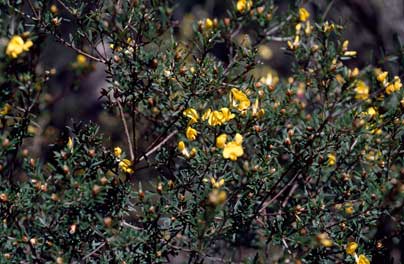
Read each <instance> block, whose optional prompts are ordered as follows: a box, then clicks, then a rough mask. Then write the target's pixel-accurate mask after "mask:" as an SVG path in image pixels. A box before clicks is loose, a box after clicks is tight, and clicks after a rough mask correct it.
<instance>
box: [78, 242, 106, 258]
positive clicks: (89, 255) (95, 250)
mask: <svg viewBox="0 0 404 264" xmlns="http://www.w3.org/2000/svg"><path fill="white" fill-rule="evenodd" d="M104 246H105V242H102V243H101V244H100V245H99V246H98V247H97V248H96V249H94V250H93V251H91V252H90V253H88V254H87V255H85V256H84V257H83V259H82V260H85V259H88V258H89V257H91V256H92V255H94V254H95V253H97V252H98V251H99V250H100V249H101V248H103V247H104Z"/></svg>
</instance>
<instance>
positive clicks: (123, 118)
mask: <svg viewBox="0 0 404 264" xmlns="http://www.w3.org/2000/svg"><path fill="white" fill-rule="evenodd" d="M117 103H118V109H119V113H120V116H121V120H122V124H123V127H124V129H125V135H126V139H127V140H128V145H129V153H130V158H131V160H132V161H133V160H135V154H134V152H133V146H132V140H131V139H130V133H129V129H128V124H127V123H126V119H125V116H124V112H123V108H122V105H121V102H120V101H119V100H117Z"/></svg>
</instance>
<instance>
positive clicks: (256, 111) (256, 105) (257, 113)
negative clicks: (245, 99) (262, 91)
mask: <svg viewBox="0 0 404 264" xmlns="http://www.w3.org/2000/svg"><path fill="white" fill-rule="evenodd" d="M252 114H253V116H254V117H257V118H260V117H261V116H263V115H264V114H265V110H264V109H260V108H259V101H258V98H257V99H256V100H255V103H254V104H253V107H252Z"/></svg>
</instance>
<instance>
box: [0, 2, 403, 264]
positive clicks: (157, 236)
mask: <svg viewBox="0 0 404 264" xmlns="http://www.w3.org/2000/svg"><path fill="white" fill-rule="evenodd" d="M172 4H173V3H170V2H169V1H165V0H164V1H153V0H152V1H93V2H88V3H87V2H82V1H72V0H58V1H56V2H55V3H51V2H49V1H42V0H37V1H35V0H28V1H23V2H22V1H5V0H2V1H0V6H1V20H0V28H1V31H0V32H1V38H2V41H1V43H2V44H3V48H2V49H1V50H2V53H1V55H0V56H1V64H0V65H1V67H0V70H1V76H2V77H1V79H0V85H1V89H0V98H1V111H0V115H1V137H0V138H1V147H0V150H1V158H0V173H1V175H0V177H1V178H0V179H1V185H0V210H1V211H0V217H1V219H2V224H1V225H0V234H1V235H0V249H1V253H2V255H1V256H0V257H1V258H2V261H3V262H7V261H8V262H13V263H52V262H56V263H77V262H112V263H164V262H175V261H180V259H182V260H184V261H188V263H202V262H225V263H227V262H228V263H231V261H234V260H236V259H244V261H246V263H268V262H270V261H280V262H285V263H286V262H287V261H289V262H290V261H295V263H341V262H342V261H346V262H347V263H355V262H356V263H360V264H363V263H369V260H372V259H376V258H377V257H380V256H388V251H387V248H386V247H385V246H384V245H385V243H386V242H387V241H400V239H401V240H402V232H403V218H402V216H403V204H404V201H403V193H404V183H403V180H404V169H403V151H404V145H403V132H404V130H403V124H404V119H403V110H404V99H403V92H402V89H401V86H402V84H401V81H400V78H399V77H398V76H394V75H393V74H392V73H388V72H387V71H383V70H382V69H380V68H375V67H374V66H372V65H369V66H368V67H365V68H363V69H358V68H353V69H352V68H350V67H348V66H347V65H346V63H345V61H346V60H354V59H355V56H356V52H355V51H351V50H349V47H348V41H347V40H343V39H342V38H341V32H342V30H343V27H342V26H341V25H338V24H335V23H334V22H331V21H323V20H322V19H320V18H313V17H311V16H310V13H309V12H308V11H307V10H306V9H305V8H304V7H302V5H301V3H295V4H293V5H292V6H291V7H290V8H289V9H288V10H286V11H282V12H280V11H278V10H277V8H276V6H274V4H273V3H272V1H260V0H257V1H251V0H239V1H237V2H234V3H232V5H231V6H229V9H228V12H227V14H226V17H223V18H205V19H203V20H200V21H199V22H197V23H196V22H195V23H194V24H192V33H190V34H185V35H181V34H180V33H179V30H178V23H177V21H176V20H175V19H173V13H174V10H175V5H172ZM66 24H69V25H70V26H71V27H72V28H73V29H72V30H71V31H70V32H68V34H66V29H65V28H64V26H65V25H66ZM49 41H56V42H59V43H61V44H63V45H64V46H67V47H68V48H70V49H72V50H74V51H75V52H76V53H77V60H76V62H74V63H73V64H72V65H71V66H72V68H71V70H72V71H74V72H75V74H76V76H82V75H86V74H88V73H89V72H91V71H92V70H93V69H94V68H95V67H100V65H102V66H103V67H105V72H106V82H107V84H106V85H105V87H104V88H103V89H102V91H101V94H100V96H101V98H102V99H103V100H104V101H103V105H104V107H105V112H107V113H110V115H112V116H114V117H116V118H117V119H118V120H119V121H120V122H121V124H122V127H123V130H122V133H121V137H122V139H123V140H124V141H123V142H124V145H122V146H121V147H119V146H114V145H112V144H111V143H109V141H108V140H105V138H106V137H105V136H102V135H101V134H100V133H99V132H98V131H99V128H98V126H97V125H95V124H93V123H89V124H82V123H76V124H73V125H71V126H70V127H67V128H66V132H65V133H64V134H63V133H61V136H60V139H59V140H58V141H56V142H54V144H53V145H51V146H50V147H49V149H48V151H47V154H46V155H42V156H41V155H40V154H38V153H37V154H35V153H33V152H31V151H29V147H30V145H31V144H33V143H32V142H33V139H35V138H36V137H38V136H39V137H43V136H46V134H45V133H44V132H43V131H44V128H43V127H41V124H39V123H37V120H38V119H39V118H40V117H41V116H43V115H48V114H49V110H50V109H51V108H50V107H49V105H50V102H49V100H47V97H46V95H47V94H46V91H47V89H48V84H49V81H50V80H52V79H53V78H54V75H55V74H56V73H55V70H54V69H51V68H46V63H44V61H43V58H42V57H41V54H42V52H43V50H45V49H46V43H47V42H49ZM271 41H279V42H281V43H283V44H284V45H283V46H284V52H285V54H286V55H287V56H289V57H290V61H291V62H290V68H291V69H292V75H291V76H288V77H287V76H278V75H277V74H276V73H275V72H267V73H266V75H264V76H262V71H263V63H262V62H261V59H260V56H262V55H263V54H262V53H263V52H265V51H266V50H265V48H264V49H263V48H262V47H265V46H263V45H266V44H268V43H270V42H271ZM219 46H221V47H225V50H226V52H224V54H219V55H218V54H217V53H216V50H217V48H218V47H219ZM393 62H394V61H393ZM395 67H396V69H401V67H402V65H400V62H399V61H397V63H396V64H395ZM142 127H147V130H146V133H143V134H139V133H140V131H141V128H142ZM41 131H42V132H41ZM144 170H147V173H148V179H147V180H146V181H144V180H141V179H140V177H139V174H140V173H141V172H142V171H144ZM386 220H389V224H388V227H389V228H390V229H392V230H393V231H391V232H388V234H387V235H386V234H385V233H383V232H382V231H380V230H382V229H383V225H384V221H386ZM397 243H398V242H397ZM236 247H237V248H239V249H250V251H249V252H252V253H248V254H241V253H240V256H237V254H235V252H234V248H236ZM176 256H177V258H176Z"/></svg>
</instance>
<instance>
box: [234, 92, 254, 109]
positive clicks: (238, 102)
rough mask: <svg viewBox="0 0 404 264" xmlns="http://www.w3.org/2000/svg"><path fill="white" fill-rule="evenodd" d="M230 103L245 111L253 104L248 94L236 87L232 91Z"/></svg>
mask: <svg viewBox="0 0 404 264" xmlns="http://www.w3.org/2000/svg"><path fill="white" fill-rule="evenodd" d="M230 103H231V105H232V107H234V108H237V109H238V110H239V111H245V110H247V108H248V107H250V105H251V102H250V100H249V99H248V97H247V95H246V94H245V93H243V92H242V91H240V90H238V89H236V88H233V89H231V91H230Z"/></svg>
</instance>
